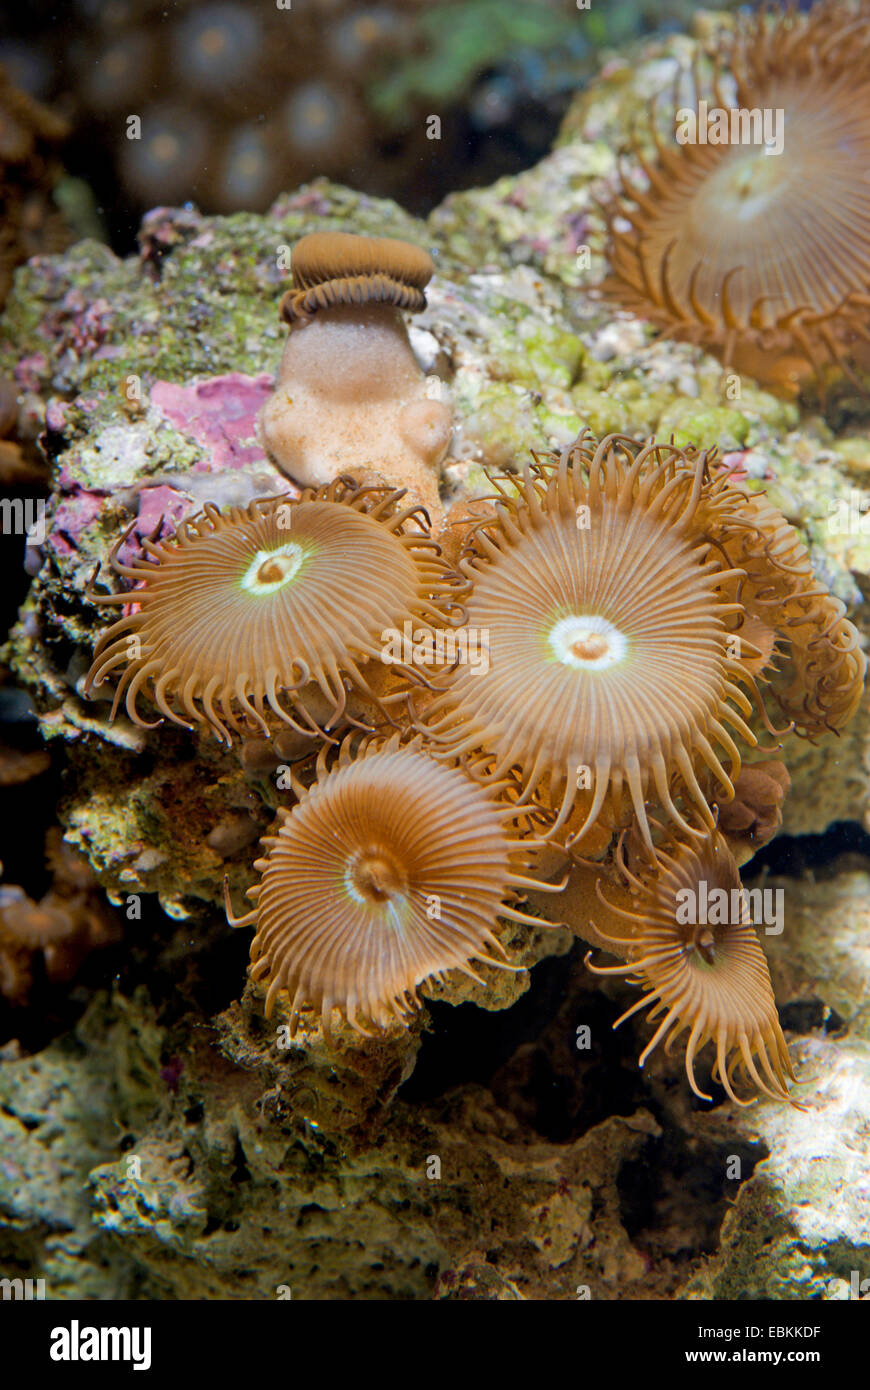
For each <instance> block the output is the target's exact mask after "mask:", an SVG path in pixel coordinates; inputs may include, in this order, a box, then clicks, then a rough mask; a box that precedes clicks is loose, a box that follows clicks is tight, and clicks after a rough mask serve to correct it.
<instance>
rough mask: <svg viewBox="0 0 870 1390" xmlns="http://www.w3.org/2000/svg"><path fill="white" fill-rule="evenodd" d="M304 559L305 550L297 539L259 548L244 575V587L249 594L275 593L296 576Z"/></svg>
mask: <svg viewBox="0 0 870 1390" xmlns="http://www.w3.org/2000/svg"><path fill="white" fill-rule="evenodd" d="M304 559H305V551H304V550H303V549H302V546H301V545H297V543H296V542H295V541H286V542H285V543H284V545H279V546H277V547H276V549H275V550H258V551H257V553H256V555H255V556H254V558H253V560H252V561H251V563H250V564H249V566H248V568H247V569H246V570H245V573H244V575H243V577H242V581H241V583H242V588H243V589H245V590H246V591H247V592H248V593H249V594H258V595H259V594H274V593H275V591H276V589H283V587H284V585H285V584H289V583H290V580H291V579H294V578H295V576H296V575H297V574H298V573H299V570H300V567H301V565H302V561H303V560H304Z"/></svg>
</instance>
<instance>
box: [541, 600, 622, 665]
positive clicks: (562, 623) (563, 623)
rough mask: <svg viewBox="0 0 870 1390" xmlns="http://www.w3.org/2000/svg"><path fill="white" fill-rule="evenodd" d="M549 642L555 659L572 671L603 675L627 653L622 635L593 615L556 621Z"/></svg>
mask: <svg viewBox="0 0 870 1390" xmlns="http://www.w3.org/2000/svg"><path fill="white" fill-rule="evenodd" d="M549 640H550V647H551V648H552V651H553V654H554V656H555V657H556V659H557V660H558V661H561V662H562V664H563V665H564V666H571V667H573V669H574V670H575V671H606V670H607V669H608V667H610V666H616V665H618V664H619V662H620V661H622V660H623V658H624V657H625V655H626V653H627V651H628V640H627V638H626V637H625V635H624V633H622V632H620V631H619V628H616V627H614V626H613V623H609V622H608V621H607V619H606V618H600V617H599V616H598V615H597V614H596V613H586V614H583V615H582V616H581V615H576V616H575V615H572V616H571V617H570V618H560V620H559V622H557V623H556V625H555V627H553V628H551V629H550V633H549Z"/></svg>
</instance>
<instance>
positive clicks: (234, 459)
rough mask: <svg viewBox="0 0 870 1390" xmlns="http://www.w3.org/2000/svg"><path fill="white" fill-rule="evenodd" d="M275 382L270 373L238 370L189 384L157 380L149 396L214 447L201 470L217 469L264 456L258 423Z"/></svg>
mask: <svg viewBox="0 0 870 1390" xmlns="http://www.w3.org/2000/svg"><path fill="white" fill-rule="evenodd" d="M272 386H273V382H272V378H271V377H270V376H268V375H265V374H263V375H260V376H256V377H250V376H244V375H243V374H242V373H241V372H232V373H230V374H229V375H228V376H216V377H212V378H210V380H208V381H199V382H192V383H189V384H187V385H184V386H179V385H177V384H176V383H175V382H171V381H156V382H155V383H154V385H153V386H152V387H151V388H150V391H149V396H150V399H151V403H152V404H153V405H155V406H156V407H157V408H158V410H160V411H161V412H162V414H163V415H164V416H165V417H166V419H167V420H168V421H169V423H170V424H171V425H174V427H175V428H176V429H177V430H179V431H180V432H181V433H182V434H186V435H187V436H188V437H189V438H190V439H192V440H194V441H195V442H196V443H197V444H200V445H202V447H203V448H204V449H207V450H208V452H209V456H208V458H206V459H203V460H201V461H200V462H199V463H197V464H196V465H195V470H196V471H199V472H216V471H218V470H220V469H223V468H241V467H242V466H243V465H245V464H247V463H256V462H257V461H258V460H261V459H262V458H263V450H262V448H261V447H260V445H259V444H258V443H257V442H256V440H255V438H254V427H255V421H256V417H257V412H258V411H259V409H260V407H261V406H262V405H263V403H264V402H265V401H266V400H267V399H268V397H269V395H270V393H271V391H272Z"/></svg>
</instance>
